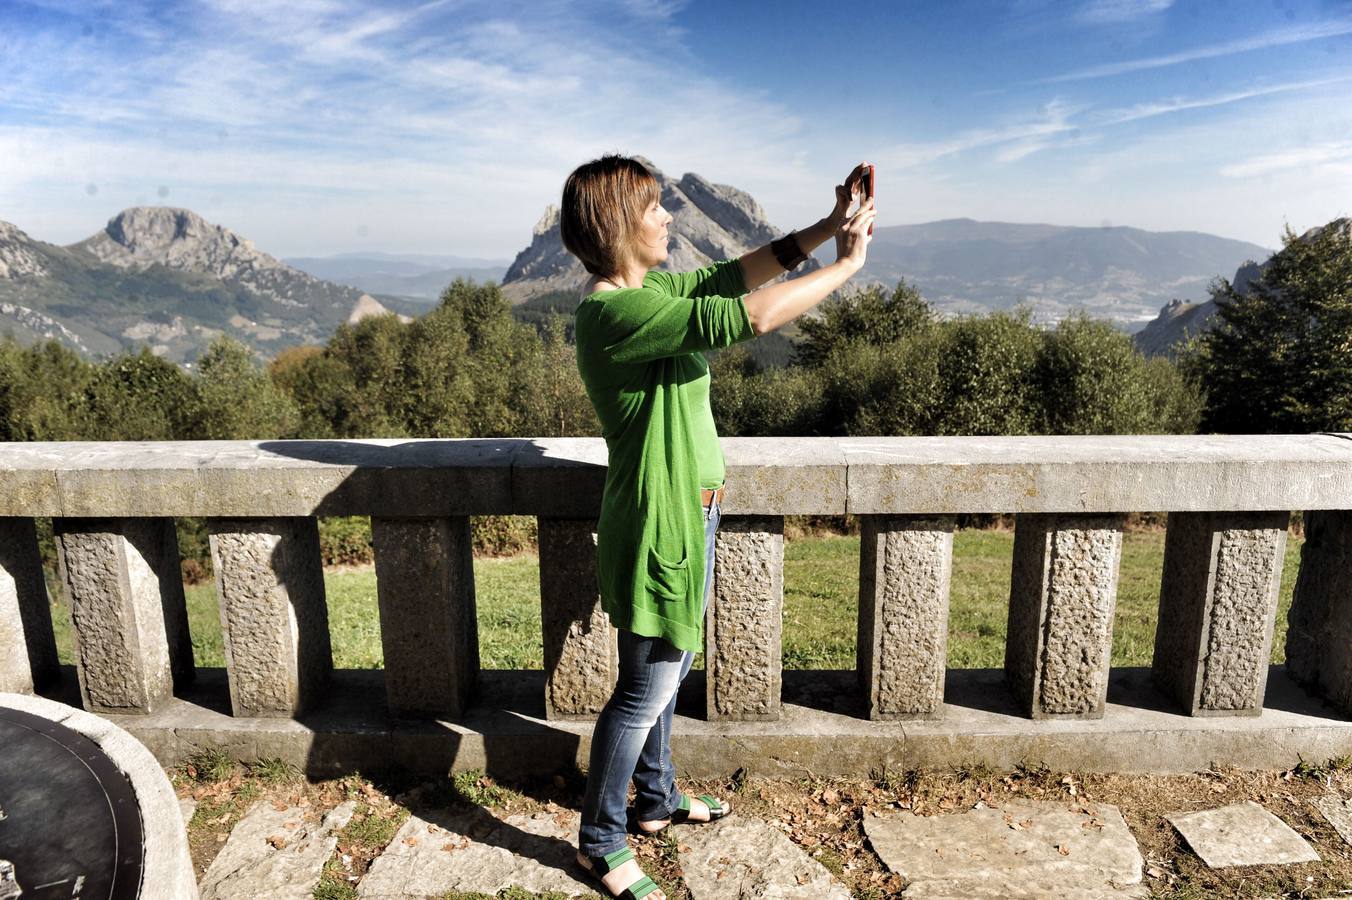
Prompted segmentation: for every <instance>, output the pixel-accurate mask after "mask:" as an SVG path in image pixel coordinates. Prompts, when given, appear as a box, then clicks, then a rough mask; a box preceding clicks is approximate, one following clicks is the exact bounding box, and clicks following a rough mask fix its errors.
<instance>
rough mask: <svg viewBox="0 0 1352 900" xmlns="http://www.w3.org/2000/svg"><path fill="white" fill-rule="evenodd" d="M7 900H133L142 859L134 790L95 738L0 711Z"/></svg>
mask: <svg viewBox="0 0 1352 900" xmlns="http://www.w3.org/2000/svg"><path fill="white" fill-rule="evenodd" d="M0 747H3V748H4V750H3V752H2V753H0V900H16V898H22V900H55V898H57V897H61V898H79V900H95V898H97V900H134V898H135V897H137V896H138V895H139V893H140V885H141V863H142V859H143V857H144V855H145V848H144V846H143V841H142V829H141V813H140V809H139V808H138V806H137V803H136V795H135V793H133V791H132V788H131V783H130V782H129V781H128V780H127V776H126V775H124V774H123V773H122V772H121V771H120V770H119V769H118V768H117V766H116V765H115V764H114V763H113V761H112V760H111V759H109V758H108V756H107V755H106V754H105V753H104V752H103V750H101V749H100V748H99V745H98V744H95V743H94V742H93V741H91V740H90V739H89V738H87V737H85V736H84V735H82V734H79V733H77V732H75V731H72V730H71V729H69V728H67V727H65V726H64V725H60V724H58V723H56V722H52V721H50V720H48V719H44V718H42V717H41V716H35V715H33V714H31V713H26V712H20V711H19V710H15V709H8V708H6V707H0Z"/></svg>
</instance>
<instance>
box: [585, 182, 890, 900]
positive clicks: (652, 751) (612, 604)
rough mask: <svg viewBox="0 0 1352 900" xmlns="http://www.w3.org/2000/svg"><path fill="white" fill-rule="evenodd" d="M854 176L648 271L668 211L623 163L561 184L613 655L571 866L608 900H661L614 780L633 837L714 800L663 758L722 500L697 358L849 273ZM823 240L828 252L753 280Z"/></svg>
mask: <svg viewBox="0 0 1352 900" xmlns="http://www.w3.org/2000/svg"><path fill="white" fill-rule="evenodd" d="M862 171H863V164H861V165H860V166H859V167H857V168H855V170H854V171H853V172H851V173H850V175H849V177H848V178H847V179H846V180H845V184H843V185H838V186H837V187H836V200H835V207H834V209H833V210H832V211H831V213H830V215H828V216H827V217H826V218H824V219H822V220H821V221H820V222H818V223H817V224H815V225H813V226H811V227H810V228H806V229H804V230H803V231H800V232H798V233H796V234H789V235H787V236H785V237H783V238H780V239H778V240H776V241H772V242H771V243H769V244H767V245H766V246H764V247H761V248H759V249H757V250H753V251H751V252H750V253H747V254H746V255H745V256H742V257H741V258H740V259H732V260H725V261H723V262H718V263H715V264H714V265H712V266H709V267H708V268H705V269H700V270H699V271H696V272H688V273H683V274H677V273H671V272H654V271H650V270H651V269H653V268H654V267H655V266H658V265H660V264H661V263H662V262H664V261H665V260H666V258H667V242H668V233H667V226H668V224H669V223H670V222H671V216H670V215H669V214H668V213H667V211H666V210H664V209H663V208H662V205H661V202H660V200H661V197H660V190H659V187H658V184H657V181H656V179H655V178H654V177H653V176H652V174H651V173H650V172H649V171H648V170H647V168H646V167H644V165H643V164H642V163H641V162H639V161H637V160H634V159H628V158H625V157H621V156H607V157H603V158H601V159H598V160H595V161H593V162H589V163H587V164H586V165H583V166H580V167H579V168H578V169H577V170H576V171H574V172H573V173H572V174H571V175H569V176H568V181H567V182H566V183H565V185H564V188H563V204H562V211H561V215H560V231H561V233H562V237H563V243H564V246H565V247H567V248H568V250H569V252H570V253H572V254H573V255H574V256H576V257H577V258H578V259H579V260H581V262H582V265H583V266H584V267H585V268H586V270H587V272H588V273H590V276H591V277H590V279H589V280H588V282H587V285H586V287H585V288H584V289H583V300H582V302H581V303H580V304H579V305H578V307H577V312H576V335H577V363H578V370H579V372H580V373H581V375H582V381H583V383H584V384H585V385H586V389H587V396H588V397H589V398H590V399H591V402H592V405H593V406H594V407H595V408H596V414H597V417H598V418H599V419H600V422H601V428H602V433H603V434H604V435H605V438H606V446H607V448H608V450H609V469H608V471H607V474H606V484H605V492H604V494H603V497H602V501H601V517H600V521H599V523H598V525H597V575H598V582H599V586H600V591H601V601H602V606H603V607H604V609H605V610H606V612H607V613H608V614H609V615H610V620H611V622H612V623H613V624H614V625H615V626H616V627H617V628H618V629H619V651H620V675H619V681H618V683H617V684H616V686H615V692H614V694H613V695H612V696H611V698H610V701H609V703H607V704H606V707H605V709H604V710H603V711H602V713H601V715H600V717H599V718H598V719H597V722H596V730H595V732H594V733H593V736H592V744H591V763H590V769H589V771H588V775H587V793H586V798H585V800H584V802H583V807H582V827H581V833H580V835H579V841H578V844H579V848H580V852H579V853H578V863H579V864H580V865H581V866H583V867H584V868H586V869H588V870H589V871H591V872H593V873H594V874H595V875H597V876H598V877H600V879H601V881H602V883H603V884H604V885H605V887H606V889H607V891H609V893H610V894H611V896H614V897H624V898H631V900H637V898H647V900H665V897H664V895H663V893H662V891H661V890H660V889H659V888H658V887H657V886H656V885H655V884H654V883H653V882H652V880H651V879H649V878H648V877H647V876H646V875H644V874H643V872H642V870H640V869H639V867H638V864H637V863H636V862H635V861H634V857H633V853H632V851H630V850H629V849H628V839H627V837H626V834H627V831H628V827H627V826H628V823H629V821H630V819H629V817H628V816H627V815H626V810H625V802H626V795H627V793H628V786H629V782H630V780H631V779H632V780H633V782H634V786H635V788H636V799H635V803H634V810H633V819H632V821H633V822H634V825H636V827H637V829H638V830H639V831H640V832H643V833H648V834H652V833H655V832H657V831H660V830H662V829H663V828H665V827H666V826H667V825H669V824H670V823H672V822H675V821H688V822H708V821H712V820H714V819H718V818H721V817H723V816H725V815H727V814H728V812H729V811H730V809H729V806H728V804H727V803H725V802H723V801H720V800H717V799H715V798H713V797H710V796H707V795H706V796H703V797H699V798H691V797H687V796H686V795H684V794H682V793H681V792H680V791H678V790H677V789H676V786H675V770H674V768H673V766H672V761H671V718H672V712H673V710H674V709H675V706H676V690H677V688H678V687H679V686H680V683H681V679H683V678H684V677H685V675H686V673H687V672H688V671H689V670H690V663H691V661H692V660H693V659H694V654H695V653H697V652H699V651H700V650H702V649H703V626H704V609H705V604H706V603H707V602H708V597H709V589H710V586H711V583H712V574H713V560H714V534H715V532H716V531H717V529H718V521H719V518H720V516H721V510H722V507H721V504H722V499H723V490H722V486H723V472H724V465H723V455H722V452H721V450H720V448H719V445H718V435H717V433H716V431H715V429H714V420H713V413H712V410H711V409H710V407H709V367H708V364H707V363H706V362H705V360H704V357H703V356H702V355H701V351H706V350H713V349H716V348H719V347H726V346H729V345H731V344H734V343H737V342H739V341H745V340H750V339H751V338H752V337H754V336H756V335H759V334H765V333H766V332H768V331H773V330H775V329H776V328H778V327H780V326H781V325H783V324H785V323H786V322H789V321H791V320H793V319H794V318H797V317H798V316H799V315H801V314H802V313H803V312H805V311H807V310H808V309H811V308H812V307H813V306H815V305H816V304H817V303H819V302H820V301H821V300H822V299H823V298H825V297H826V296H827V295H829V294H830V293H831V292H832V291H834V290H836V289H837V288H839V287H840V286H841V285H843V284H844V283H845V282H846V281H848V280H849V278H850V277H851V276H852V275H854V274H855V273H856V272H858V271H859V269H860V267H861V266H862V265H863V264H864V256H865V251H866V248H867V246H868V241H869V238H868V232H869V228H870V226H871V225H872V224H873V220H874V215H875V214H874V209H873V201H872V200H869V201H867V202H865V203H864V204H862V206H861V208H860V209H859V211H857V212H856V213H855V214H854V215H849V214H848V211H849V207H850V205H851V198H852V196H853V194H854V192H855V189H856V188H857V185H858V183H859V179H860V175H861V173H862ZM832 235H834V236H835V239H836V261H835V262H834V263H832V264H831V265H829V266H826V267H824V268H821V269H819V270H817V271H815V272H811V273H809V274H807V275H804V276H803V277H801V278H797V279H794V280H792V281H784V282H781V283H779V284H775V285H772V286H770V287H765V288H761V287H760V286H761V285H763V284H765V283H766V282H768V281H770V280H771V279H772V278H774V277H775V276H776V275H779V274H780V273H781V272H783V271H785V270H786V269H792V268H794V267H795V266H797V265H798V264H800V263H802V262H803V261H804V260H806V259H807V254H808V253H810V252H811V251H812V250H813V249H815V248H816V247H817V246H818V245H819V244H822V243H824V242H825V241H826V240H827V239H828V238H830V237H831V236H832ZM757 288H760V289H759V290H757ZM748 292H750V293H748Z"/></svg>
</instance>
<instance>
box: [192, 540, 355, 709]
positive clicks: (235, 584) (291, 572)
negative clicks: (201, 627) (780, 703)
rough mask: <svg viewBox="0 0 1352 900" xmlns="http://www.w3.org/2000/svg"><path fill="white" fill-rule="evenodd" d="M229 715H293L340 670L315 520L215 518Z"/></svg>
mask: <svg viewBox="0 0 1352 900" xmlns="http://www.w3.org/2000/svg"><path fill="white" fill-rule="evenodd" d="M207 524H208V528H209V530H210V533H211V562H212V565H213V567H214V568H215V570H216V596H217V598H218V599H219V600H220V605H221V632H222V637H223V638H224V641H225V666H226V671H227V673H228V675H229V680H230V708H231V710H232V711H233V713H234V715H236V716H291V715H295V714H296V713H299V712H302V711H303V710H305V709H308V708H310V707H311V706H312V705H313V704H314V703H315V701H317V700H318V699H319V696H320V694H321V692H322V691H323V689H324V686H325V685H326V683H327V681H328V677H329V673H330V672H331V671H332V668H333V656H332V652H331V650H330V646H329V616H328V608H327V606H326V605H325V601H324V570H323V566H322V564H321V560H320V555H319V528H318V524H317V523H316V521H315V520H314V519H313V518H306V517H286V518H275V519H210V520H208V523H207Z"/></svg>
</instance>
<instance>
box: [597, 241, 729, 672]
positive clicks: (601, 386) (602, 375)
mask: <svg viewBox="0 0 1352 900" xmlns="http://www.w3.org/2000/svg"><path fill="white" fill-rule="evenodd" d="M745 293H746V281H745V280H744V279H743V277H742V267H741V264H740V263H739V262H738V261H737V260H726V261H724V262H720V263H715V264H714V265H712V266H709V267H708V268H704V269H700V270H698V271H695V272H684V273H673V272H649V273H648V275H647V277H645V278H644V279H643V287H640V288H623V289H620V290H613V291H600V292H598V293H595V294H592V295H590V296H589V297H587V298H585V299H584V300H583V301H582V302H581V303H580V304H578V307H577V312H576V313H575V322H576V339H577V368H578V372H580V373H581V375H582V382H583V384H584V385H585V386H586V388H587V396H588V397H589V398H591V402H592V405H593V406H594V407H595V408H596V415H597V417H598V418H599V419H600V421H601V432H602V434H603V435H604V436H605V439H606V448H607V450H608V451H609V468H608V469H607V471H606V486H605V493H604V494H603V496H602V499H601V518H600V521H599V522H598V524H597V535H596V568H597V576H598V582H599V586H600V590H601V605H602V607H603V608H604V609H605V611H606V612H607V613H609V615H610V620H611V622H613V623H614V624H615V626H616V627H617V628H624V629H626V630H628V631H632V632H634V633H635V634H641V635H645V636H647V637H661V638H665V639H666V640H668V641H670V642H671V643H672V644H673V645H675V646H676V647H677V648H679V649H681V650H693V651H700V650H702V649H704V616H703V614H702V611H703V607H704V516H703V510H702V509H701V506H700V498H699V492H700V477H699V471H698V469H697V466H696V463H695V459H696V457H695V445H694V439H693V436H692V426H691V422H692V420H693V419H694V417H695V415H696V412H697V410H695V409H694V408H693V404H694V402H695V401H694V400H692V399H691V397H690V390H689V385H690V384H691V382H693V381H695V380H697V379H701V378H708V377H709V376H708V373H709V366H708V363H707V362H705V360H704V357H703V356H701V355H700V354H701V351H705V350H712V349H715V348H718V347H727V346H729V345H730V344H734V343H737V342H738V341H745V340H749V339H751V338H752V337H754V336H755V333H754V332H753V331H752V330H751V320H750V318H749V317H748V315H747V311H746V303H745V301H744V300H743V299H742V297H741V295H742V294H745ZM706 402H707V400H706Z"/></svg>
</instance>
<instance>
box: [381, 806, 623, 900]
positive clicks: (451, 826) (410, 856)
mask: <svg viewBox="0 0 1352 900" xmlns="http://www.w3.org/2000/svg"><path fill="white" fill-rule="evenodd" d="M577 829H578V813H576V812H575V811H573V810H565V809H561V808H559V809H556V810H551V811H546V812H538V813H533V814H530V815H514V816H507V817H505V818H498V817H497V816H494V815H493V814H492V813H490V812H489V811H487V810H482V809H473V810H439V811H427V812H423V813H421V814H419V815H415V816H410V817H409V819H408V821H407V822H405V823H404V825H403V827H402V828H400V829H399V833H398V834H396V835H395V836H394V839H393V840H392V841H390V845H389V847H387V848H386V849H385V852H384V853H382V854H381V855H380V856H379V857H377V858H376V861H375V862H374V863H372V865H371V869H370V871H368V872H367V873H366V877H365V878H363V879H362V880H361V884H359V885H358V886H357V896H358V897H359V898H361V900H413V898H418V900H421V898H425V897H438V896H440V895H442V894H444V893H446V892H447V891H473V892H478V893H482V894H488V895H489V896H495V895H496V894H497V893H498V892H499V891H501V890H503V889H504V888H509V887H513V886H515V887H518V888H524V889H525V890H527V891H534V892H535V893H547V892H550V891H553V892H556V893H559V894H563V895H565V896H568V897H585V896H592V895H595V894H596V889H597V884H596V883H594V882H593V881H592V879H591V878H590V877H589V876H587V875H586V874H585V873H583V872H582V870H581V869H579V868H578V866H577V864H576V861H575V857H576V854H577Z"/></svg>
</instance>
